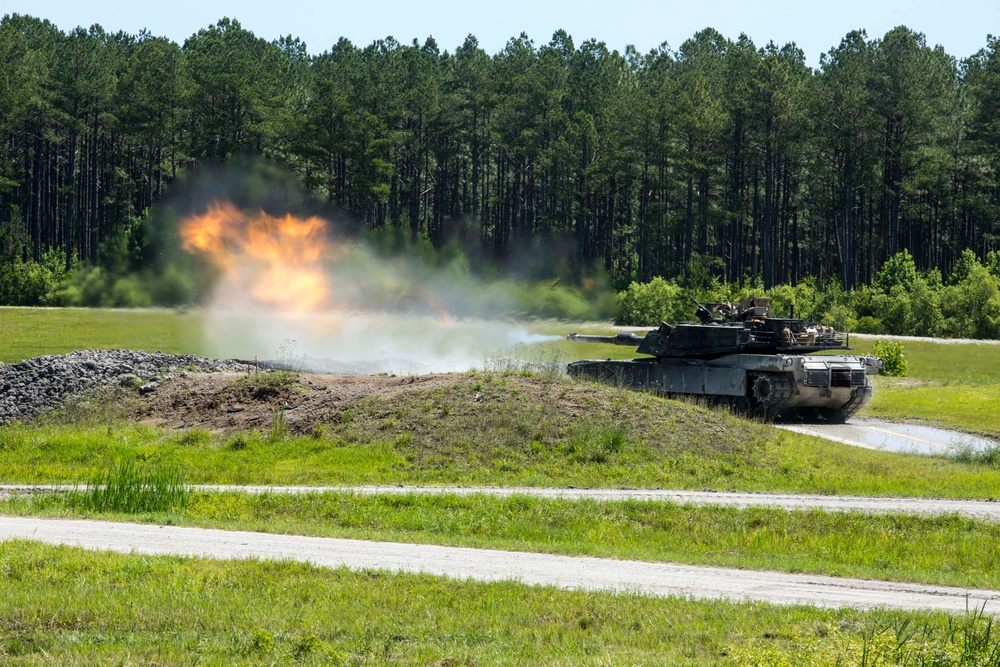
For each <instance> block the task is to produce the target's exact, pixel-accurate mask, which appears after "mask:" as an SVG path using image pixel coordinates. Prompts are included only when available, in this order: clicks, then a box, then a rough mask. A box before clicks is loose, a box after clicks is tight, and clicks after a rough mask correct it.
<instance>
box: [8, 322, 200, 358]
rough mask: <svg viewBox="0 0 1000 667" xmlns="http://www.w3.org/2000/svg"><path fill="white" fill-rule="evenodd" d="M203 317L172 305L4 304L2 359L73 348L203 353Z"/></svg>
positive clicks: (62, 351)
mask: <svg viewBox="0 0 1000 667" xmlns="http://www.w3.org/2000/svg"><path fill="white" fill-rule="evenodd" d="M200 326H201V325H200V316H199V315H197V314H194V313H192V314H180V313H177V312H175V311H170V310H107V309H98V308H0V362H4V363H15V362H18V361H21V360H23V359H30V358H31V357H38V356H41V355H46V354H64V353H66V352H72V351H73V350H87V349H114V348H127V349H132V350H146V351H149V352H155V351H160V352H170V353H177V354H191V353H195V352H199V351H200V349H199V343H198V341H199V336H200V330H199V328H200Z"/></svg>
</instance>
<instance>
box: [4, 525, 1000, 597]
mask: <svg viewBox="0 0 1000 667" xmlns="http://www.w3.org/2000/svg"><path fill="white" fill-rule="evenodd" d="M11 538H25V539H31V540H37V541H40V542H46V543H49V544H63V545H72V546H78V547H83V548H85V549H93V550H104V551H117V552H122V553H143V554H174V555H184V556H204V557H209V558H219V559H238V558H261V559H279V560H293V561H304V562H309V563H312V564H314V565H318V566H322V567H342V566H346V567H350V568H355V569H379V570H388V571H399V572H424V573H428V574H435V575H441V576H446V577H452V578H455V579H475V580H480V581H504V580H512V581H519V582H522V583H526V584H541V585H548V586H557V587H559V588H566V589H585V590H610V591H618V592H634V593H642V594H646V595H653V596H668V595H679V596H685V597H691V598H707V599H731V600H759V601H763V602H770V603H774V604H810V605H818V606H824V607H856V608H873V607H885V608H890V609H902V610H916V609H931V610H940V611H947V612H952V613H962V612H965V611H967V610H972V609H982V608H985V611H986V612H987V613H990V614H1000V591H988V590H967V589H962V588H950V587H943V586H923V585H916V584H899V583H889V582H882V581H863V580H860V579H842V578H835V577H823V576H813V575H799V574H782V573H777V572H757V571H750V570H734V569H726V568H714V567H696V566H689V565H672V564H668V563H646V562H639V561H620V560H612V559H606V558H588V557H572V556H553V555H548V554H533V553H521V552H509V551H495V550H490V549H467V548H457V547H439V546H431V545H423V544H396V543H390V542H366V541H362V540H343V539H332V538H322V537H300V536H294V535H271V534H266V533H250V532H243V531H224V530H209V529H202V528H179V527H176V526H150V525H141V524H126V523H111V522H107V521H76V520H67V519H37V518H15V517H0V540H6V539H11Z"/></svg>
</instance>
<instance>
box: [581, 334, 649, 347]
mask: <svg viewBox="0 0 1000 667" xmlns="http://www.w3.org/2000/svg"><path fill="white" fill-rule="evenodd" d="M566 340H571V341H573V342H574V343H605V344H608V345H625V346H628V347H637V346H638V345H639V343H641V342H642V341H643V338H642V336H637V335H636V334H634V333H626V332H624V331H623V332H622V333H620V334H618V335H617V336H588V335H585V334H577V333H571V334H570V335H568V336H566Z"/></svg>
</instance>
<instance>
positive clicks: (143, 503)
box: [66, 461, 188, 514]
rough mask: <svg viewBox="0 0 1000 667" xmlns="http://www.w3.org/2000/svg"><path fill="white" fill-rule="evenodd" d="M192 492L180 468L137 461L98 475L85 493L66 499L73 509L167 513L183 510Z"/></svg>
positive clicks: (93, 478) (119, 464) (123, 462)
mask: <svg viewBox="0 0 1000 667" xmlns="http://www.w3.org/2000/svg"><path fill="white" fill-rule="evenodd" d="M187 496H188V490H187V487H186V486H185V485H184V476H183V475H182V474H181V472H180V470H178V469H177V468H166V467H155V468H148V467H141V466H138V465H136V463H135V462H134V461H121V462H118V463H116V464H115V465H113V466H111V467H109V468H107V469H105V470H100V471H98V472H97V473H96V474H95V475H94V476H93V477H92V478H91V480H90V482H89V483H88V484H87V488H86V489H85V490H82V491H80V490H74V491H72V492H70V493H69V494H68V495H67V496H66V500H67V502H68V504H69V506H71V507H74V506H75V507H82V508H85V509H88V510H92V511H94V512H124V513H127V514H137V513H140V512H166V511H169V510H178V509H180V510H182V509H184V506H185V504H186V503H187Z"/></svg>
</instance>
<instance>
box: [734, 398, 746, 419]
mask: <svg viewBox="0 0 1000 667" xmlns="http://www.w3.org/2000/svg"><path fill="white" fill-rule="evenodd" d="M732 407H733V413H735V414H738V415H745V414H747V413H748V412H750V399H749V398H747V397H746V396H734V397H733V403H732Z"/></svg>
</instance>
